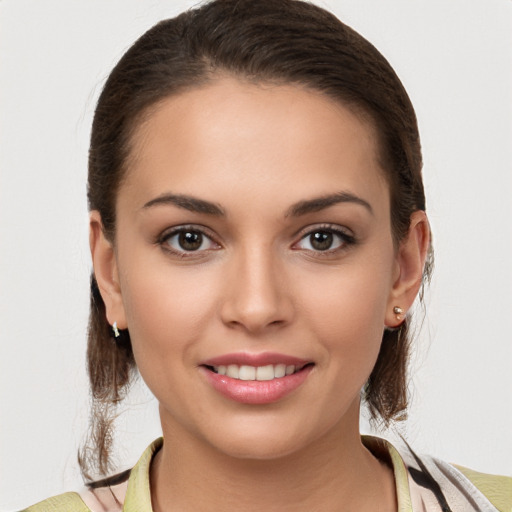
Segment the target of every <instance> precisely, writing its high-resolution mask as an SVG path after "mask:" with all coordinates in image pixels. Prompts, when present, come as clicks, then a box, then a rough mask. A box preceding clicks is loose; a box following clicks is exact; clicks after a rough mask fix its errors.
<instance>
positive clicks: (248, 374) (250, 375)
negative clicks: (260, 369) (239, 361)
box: [238, 365, 256, 380]
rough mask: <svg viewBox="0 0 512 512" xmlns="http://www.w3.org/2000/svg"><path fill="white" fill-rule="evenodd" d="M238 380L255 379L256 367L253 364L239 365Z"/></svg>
mask: <svg viewBox="0 0 512 512" xmlns="http://www.w3.org/2000/svg"><path fill="white" fill-rule="evenodd" d="M238 378H239V379H240V380H255V379H256V368H255V367H254V366H245V365H243V366H240V372H239V374H238Z"/></svg>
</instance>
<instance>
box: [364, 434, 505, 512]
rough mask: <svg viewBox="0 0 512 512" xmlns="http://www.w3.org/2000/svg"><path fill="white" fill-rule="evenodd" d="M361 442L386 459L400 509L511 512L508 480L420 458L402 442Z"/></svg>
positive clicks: (370, 437) (373, 440) (429, 458)
mask: <svg viewBox="0 0 512 512" xmlns="http://www.w3.org/2000/svg"><path fill="white" fill-rule="evenodd" d="M363 443H364V444H365V445H366V447H367V448H369V449H370V451H371V452H372V453H373V454H374V455H375V456H377V458H382V459H383V457H382V454H383V453H385V454H387V456H388V457H389V461H390V463H391V466H392V467H393V471H394V474H395V482H396V490H397V496H398V501H399V504H400V505H401V506H402V507H401V508H400V510H407V511H411V510H414V511H423V512H425V511H434V510H435V511H441V510H453V511H458V510H461V511H462V510H464V512H512V478H511V477H506V476H497V475H489V474H485V473H479V472H477V471H474V470H471V469H468V468H465V467H462V466H457V465H455V464H448V463H447V462H445V461H443V460H440V459H437V458H435V457H431V456H429V455H421V456H419V455H417V454H416V453H415V451H414V450H412V448H411V447H410V446H409V445H408V443H407V442H406V441H405V440H404V439H402V440H401V441H400V442H399V443H398V445H396V446H394V445H393V444H391V443H390V442H389V441H387V440H384V439H379V438H376V437H372V436H363Z"/></svg>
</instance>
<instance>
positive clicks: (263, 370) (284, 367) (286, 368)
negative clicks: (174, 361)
mask: <svg viewBox="0 0 512 512" xmlns="http://www.w3.org/2000/svg"><path fill="white" fill-rule="evenodd" d="M313 366H314V364H313V363H312V362H311V361H307V360H304V359H299V358H297V357H293V356H287V355H284V354H277V353H270V352H265V353H262V354H249V353H244V352H241V353H234V354H225V355H222V356H219V357H214V358H211V359H208V360H206V361H204V362H203V363H201V365H200V366H199V368H200V371H201V374H202V375H204V377H205V378H206V380H207V381H208V383H209V384H210V385H211V386H212V387H213V388H214V389H215V390H216V391H218V392H219V393H221V394H222V395H224V396H225V397H226V398H229V399H231V400H234V401H236V402H239V403H244V404H253V405H263V404H270V403H273V402H277V401H278V400H281V399H282V398H284V397H285V396H287V395H288V394H290V393H292V392H293V391H294V390H295V389H297V388H298V387H299V386H300V385H301V384H302V383H303V382H304V381H305V380H306V379H307V377H308V375H309V374H310V372H311V370H312V368H313Z"/></svg>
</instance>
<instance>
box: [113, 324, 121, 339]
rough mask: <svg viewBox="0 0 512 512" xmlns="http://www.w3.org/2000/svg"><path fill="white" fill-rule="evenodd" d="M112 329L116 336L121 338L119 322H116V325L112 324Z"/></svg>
mask: <svg viewBox="0 0 512 512" xmlns="http://www.w3.org/2000/svg"><path fill="white" fill-rule="evenodd" d="M112 330H113V331H114V337H115V338H119V336H120V334H119V329H118V328H117V322H114V325H112Z"/></svg>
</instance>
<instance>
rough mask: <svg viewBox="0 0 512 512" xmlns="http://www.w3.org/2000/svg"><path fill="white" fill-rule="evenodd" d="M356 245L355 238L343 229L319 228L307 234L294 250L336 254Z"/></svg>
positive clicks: (336, 227)
mask: <svg viewBox="0 0 512 512" xmlns="http://www.w3.org/2000/svg"><path fill="white" fill-rule="evenodd" d="M354 243H356V240H355V238H354V236H353V235H351V234H349V233H347V232H345V231H344V230H342V229H341V227H338V226H333V227H332V228H331V227H325V228H324V227H323V226H319V227H317V228H316V229H311V230H310V231H309V232H306V233H305V234H304V235H303V236H302V238H301V239H300V240H299V241H298V242H297V243H296V244H295V245H294V249H304V250H306V251H309V252H317V253H321V252H329V253H331V252H332V253H334V252H335V251H336V250H338V249H340V250H341V249H343V248H348V246H350V245H353V244H354Z"/></svg>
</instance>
